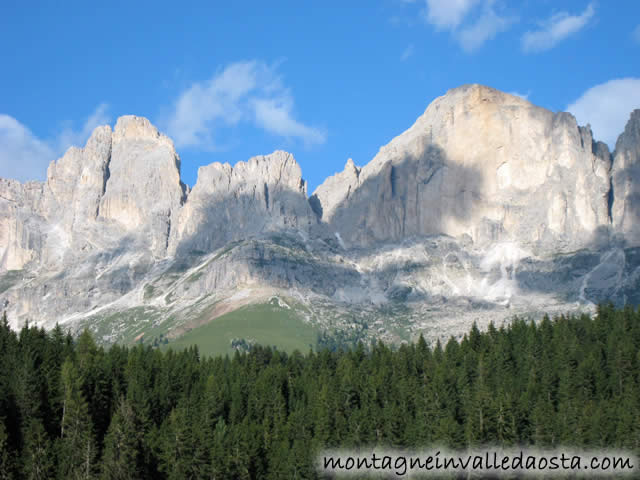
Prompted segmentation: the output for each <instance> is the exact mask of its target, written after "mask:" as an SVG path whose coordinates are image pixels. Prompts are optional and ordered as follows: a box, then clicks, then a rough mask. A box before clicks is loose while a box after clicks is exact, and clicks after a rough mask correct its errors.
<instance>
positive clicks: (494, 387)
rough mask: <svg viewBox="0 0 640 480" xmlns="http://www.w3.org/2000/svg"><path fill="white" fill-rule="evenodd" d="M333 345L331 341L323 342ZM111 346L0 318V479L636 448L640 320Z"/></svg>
mask: <svg viewBox="0 0 640 480" xmlns="http://www.w3.org/2000/svg"><path fill="white" fill-rule="evenodd" d="M327 343H330V342H328V341H327ZM331 347H333V351H332V350H330V349H323V350H321V351H319V352H317V353H316V352H310V353H308V354H306V355H302V354H300V353H298V352H294V353H293V354H291V355H287V354H285V353H282V352H279V351H277V350H274V349H271V348H265V347H262V346H260V345H254V346H252V348H251V349H250V351H248V352H246V353H239V352H237V353H236V354H234V356H233V358H229V357H216V358H208V357H207V358H201V356H200V354H199V352H198V350H197V348H191V349H188V350H186V351H182V352H178V353H177V352H174V351H171V350H169V351H167V352H162V351H160V350H158V349H153V348H152V347H151V346H149V347H143V346H136V347H135V348H131V349H127V348H123V347H120V346H114V347H112V348H110V349H109V350H107V351H105V350H104V349H102V348H100V347H98V346H96V344H95V342H94V341H93V339H92V337H91V335H90V334H89V333H88V332H84V333H82V334H81V335H80V336H79V337H78V339H77V340H76V341H73V340H72V339H71V337H70V336H68V335H65V334H64V333H63V331H62V330H61V329H60V328H59V327H56V328H55V329H54V330H52V331H51V332H50V333H48V334H47V333H45V332H44V331H43V330H41V329H37V328H34V327H29V326H25V327H24V328H23V329H22V330H21V331H20V333H19V334H16V333H15V332H13V331H11V330H10V329H9V326H8V324H7V322H6V319H3V321H2V322H1V323H0V480H2V479H8V478H33V479H45V478H46V479H49V478H60V479H63V478H64V479H67V478H101V479H114V480H115V479H122V480H125V479H145V478H149V479H151V478H153V479H227V478H237V479H251V478H267V479H281V478H317V473H316V472H315V471H314V469H313V463H312V462H313V460H314V456H315V453H316V452H318V451H319V450H320V449H323V448H326V447H328V448H352V447H358V446H382V447H394V448H415V449H421V448H428V447H429V446H432V445H446V446H449V447H453V448H465V447H468V446H480V445H496V444H497V445H504V446H513V445H533V446H540V447H559V446H574V447H593V448H598V447H607V448H623V449H630V450H633V451H635V452H640V312H638V311H636V310H634V309H632V308H629V307H627V308H624V309H622V310H614V309H613V308H612V307H610V306H602V307H600V308H599V310H598V314H597V315H596V316H595V317H594V318H590V317H589V316H586V315H583V316H580V317H575V318H574V317H572V318H567V317H562V316H561V317H559V318H556V319H554V320H551V319H549V318H546V317H545V318H544V319H543V320H542V321H541V322H539V323H538V324H534V323H532V322H527V321H523V320H517V319H516V320H514V322H513V323H512V324H511V325H510V326H509V327H506V328H505V327H501V328H500V329H497V328H495V326H494V325H490V326H489V328H488V330H487V331H486V332H481V331H480V330H479V329H478V328H477V327H476V326H475V325H474V326H473V327H472V328H471V330H470V331H469V333H468V334H467V335H466V336H465V337H464V338H463V339H462V340H460V341H455V340H453V339H452V340H450V341H448V342H447V343H446V345H444V347H443V345H442V344H441V343H440V342H438V343H437V344H436V345H435V346H434V347H429V345H427V343H426V342H425V341H424V339H423V338H420V339H419V340H418V341H417V342H416V343H415V344H412V345H403V346H401V347H399V348H397V349H392V348H390V347H388V346H387V345H384V344H382V343H377V344H375V343H374V344H372V345H371V346H370V347H368V348H365V347H364V346H363V345H362V344H359V345H358V346H357V347H356V348H355V349H346V348H342V346H341V345H337V344H332V345H331Z"/></svg>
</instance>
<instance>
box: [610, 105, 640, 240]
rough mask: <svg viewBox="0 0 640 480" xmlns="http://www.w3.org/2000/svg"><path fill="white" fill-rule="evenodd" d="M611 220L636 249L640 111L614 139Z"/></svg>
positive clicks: (639, 225) (639, 221)
mask: <svg viewBox="0 0 640 480" xmlns="http://www.w3.org/2000/svg"><path fill="white" fill-rule="evenodd" d="M612 185H613V205H612V209H611V216H612V219H613V225H614V228H615V230H616V231H617V232H619V233H621V234H622V235H623V237H624V238H625V240H626V241H627V243H628V244H630V245H634V246H637V245H640V110H634V111H633V112H632V113H631V117H630V118H629V121H628V122H627V125H626V127H625V129H624V132H623V133H622V134H621V135H620V136H619V137H618V141H617V142H616V149H615V152H614V160H613V176H612Z"/></svg>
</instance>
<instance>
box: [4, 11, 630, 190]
mask: <svg viewBox="0 0 640 480" xmlns="http://www.w3.org/2000/svg"><path fill="white" fill-rule="evenodd" d="M10 3H13V5H11V4H10ZM0 42H1V44H2V45H3V46H4V47H3V52H2V58H1V60H2V61H1V63H0V65H1V67H0V73H1V74H0V177H8V178H18V179H19V180H22V181H24V180H27V179H39V180H42V179H44V178H45V175H46V166H47V164H48V163H49V161H51V160H53V159H55V158H58V157H59V156H61V155H62V154H63V153H64V151H65V150H66V148H68V147H69V146H70V145H84V142H85V141H86V139H87V138H88V136H89V134H90V132H91V131H92V129H93V128H94V127H95V126H97V125H101V124H107V123H108V124H111V125H113V124H114V122H115V120H116V118H117V117H118V116H120V115H125V114H135V115H140V116H145V117H147V118H149V119H150V120H151V121H152V122H153V123H154V124H155V125H157V126H158V127H159V128H160V129H161V131H163V132H164V133H166V134H168V135H169V136H170V137H172V138H173V139H174V142H175V143H176V148H177V151H178V153H179V154H180V157H181V159H182V176H183V179H184V181H185V182H186V183H188V184H190V185H193V184H194V183H195V180H196V172H197V168H198V166H200V165H205V164H208V163H211V162H214V161H219V162H229V163H231V164H235V163H236V162H237V161H239V160H247V159H248V158H250V157H251V156H254V155H260V154H267V153H270V152H272V151H273V150H276V149H284V150H287V151H290V152H292V153H293V154H294V155H295V157H296V159H297V160H298V162H299V163H300V165H301V166H302V171H303V176H304V177H305V178H306V179H307V180H308V182H309V193H311V192H312V191H313V189H315V187H317V185H319V184H320V183H321V182H322V180H323V179H324V178H325V177H327V176H328V175H331V174H333V173H335V172H337V171H341V170H342V169H343V167H344V164H345V162H346V160H347V159H348V158H349V157H351V158H353V159H354V161H355V163H356V164H358V165H364V164H366V163H367V162H368V161H369V160H371V158H373V156H374V155H375V154H376V153H377V151H378V149H379V148H380V146H382V145H384V144H386V143H388V142H389V141H390V140H391V139H392V138H393V137H394V136H396V135H398V134H400V133H401V132H402V131H404V130H406V129H407V128H409V127H410V126H411V125H412V124H413V122H414V121H415V120H416V118H417V117H418V116H419V115H420V114H422V113H423V112H424V110H425V108H426V107H427V105H428V104H429V103H430V102H431V101H432V100H433V99H434V98H435V97H437V96H440V95H442V94H444V93H445V92H446V91H447V90H448V89H450V88H454V87H456V86H459V85H462V84H465V83H481V84H485V85H489V86H492V87H495V88H498V89H500V90H504V91H507V92H517V93H520V94H522V95H525V96H527V97H528V99H529V100H530V101H532V102H533V103H535V104H537V105H540V106H543V107H546V108H549V109H551V110H554V111H557V110H566V109H569V110H570V111H571V112H572V113H574V114H575V115H576V116H577V118H578V120H579V122H580V123H583V124H585V123H587V122H588V123H590V124H591V125H592V128H593V130H594V133H595V136H596V138H598V139H603V140H605V141H607V142H608V143H609V144H610V147H611V148H613V146H614V142H615V138H616V136H617V134H618V133H620V132H621V130H622V129H623V127H624V124H625V123H626V120H627V119H628V116H629V113H630V111H631V110H632V109H633V108H640V2H638V1H637V0H616V1H615V2H609V1H607V2H605V1H603V0H600V1H599V2H595V1H592V2H589V1H585V0H575V1H573V0H571V1H562V0H557V1H556V0H523V1H515V0H445V1H442V0H377V1H376V0H374V1H372V0H369V1H366V2H365V1H353V2H345V1H340V2H333V1H329V0H327V1H324V2H299V1H297V2H284V1H281V2H280V1H272V2H248V1H247V2H241V1H239V2H215V1H214V2H211V1H209V2H188V1H183V2H162V1H154V2H145V1H137V2H117V1H111V2H86V1H83V2H76V1H65V2H3V4H2V6H0Z"/></svg>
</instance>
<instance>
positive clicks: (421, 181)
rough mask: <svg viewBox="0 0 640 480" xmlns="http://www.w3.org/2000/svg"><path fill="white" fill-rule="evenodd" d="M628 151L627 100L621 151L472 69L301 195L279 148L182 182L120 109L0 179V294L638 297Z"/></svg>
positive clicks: (27, 314) (155, 135) (23, 306)
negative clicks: (384, 139)
mask: <svg viewBox="0 0 640 480" xmlns="http://www.w3.org/2000/svg"><path fill="white" fill-rule="evenodd" d="M639 162H640V111H638V110H636V111H635V112H633V114H632V115H631V119H630V121H629V123H628V124H627V127H626V129H625V131H624V133H623V134H622V135H621V136H620V138H619V140H618V143H617V145H616V150H615V153H614V160H613V166H612V156H611V154H610V153H609V150H608V148H607V147H606V145H604V144H603V143H600V142H596V141H594V139H593V138H592V134H591V131H590V129H589V128H588V127H580V126H578V125H577V124H576V121H575V119H574V117H573V116H571V115H570V114H568V113H552V112H550V111H547V110H545V109H542V108H539V107H536V106H534V105H532V104H531V103H529V102H527V101H526V100H523V99H521V98H519V97H514V96H511V95H508V94H505V93H502V92H499V91H497V90H494V89H491V88H488V87H482V86H479V85H467V86H463V87H460V88H456V89H453V90H451V91H449V92H447V94H446V95H444V96H442V97H439V98H437V99H436V100H434V101H433V102H432V103H431V105H429V107H428V108H427V110H426V111H425V113H424V114H423V115H422V116H421V117H420V118H419V119H418V120H417V121H416V123H415V124H414V125H413V126H412V127H411V128H409V130H407V131H406V132H404V133H402V134H401V135H399V136H398V137H396V138H395V139H393V140H392V141H391V142H390V143H389V144H388V145H386V146H384V147H382V148H381V149H380V152H379V153H378V154H377V155H376V156H375V157H374V158H373V160H372V161H371V162H369V163H368V164H367V165H365V166H364V167H357V166H356V165H355V164H354V163H353V161H352V160H351V159H349V161H348V162H347V164H346V166H345V169H344V171H343V172H341V173H337V174H336V175H334V176H332V177H329V178H328V179H327V180H326V181H325V182H324V183H323V184H322V185H321V186H320V187H318V189H317V190H316V191H315V192H314V194H313V195H312V196H311V198H308V197H307V186H306V182H305V181H304V180H303V178H302V172H301V169H300V166H299V165H298V164H297V162H296V161H295V159H294V158H293V156H292V155H291V154H289V153H286V152H282V151H276V152H274V153H272V154H270V155H265V156H258V157H253V158H251V159H250V160H248V161H247V162H239V163H237V164H236V165H235V166H233V167H232V166H231V165H229V164H220V163H212V164H211V165H207V166H204V167H201V168H200V169H199V171H198V179H197V182H196V184H195V186H194V187H193V189H192V190H191V191H189V189H188V187H186V186H185V185H184V184H183V183H182V182H181V180H180V159H179V157H178V155H177V153H176V151H175V149H174V147H173V143H172V141H171V140H170V139H169V138H167V137H165V136H164V135H162V134H161V133H159V132H158V130H157V129H156V128H155V127H154V126H153V125H151V124H150V123H149V121H148V120H146V119H144V118H140V117H134V116H127V117H121V118H120V119H119V120H118V122H117V123H116V126H115V127H114V129H113V131H112V130H111V128H110V127H108V126H105V127H99V128H97V129H96V130H95V131H94V132H93V135H92V136H91V138H90V139H89V141H88V142H87V145H86V146H85V147H84V148H82V149H80V148H75V147H74V148H71V149H69V151H67V153H66V154H65V155H64V156H63V157H62V158H61V159H59V160H57V161H56V162H52V163H51V165H50V166H49V169H48V171H47V180H46V181H45V182H28V183H25V184H21V183H19V182H16V181H13V180H4V179H0V309H3V308H6V309H7V312H8V314H9V318H10V321H11V323H12V325H14V326H16V327H17V326H18V325H19V324H20V323H21V322H22V321H24V320H26V319H30V320H32V321H40V322H41V324H42V325H44V326H52V325H54V324H55V322H56V321H65V322H68V325H70V326H73V325H80V324H81V323H82V321H84V320H86V319H87V318H94V317H95V316H96V315H97V313H96V312H101V311H121V310H124V309H131V308H137V307H140V306H142V307H145V308H147V307H148V308H153V309H155V311H157V312H161V313H159V315H161V316H162V318H164V319H169V318H175V317H178V316H181V317H185V318H187V317H188V316H189V315H195V313H193V312H200V311H202V308H204V306H206V305H209V304H211V302H219V301H228V302H230V305H231V304H232V303H233V298H235V297H234V295H235V294H236V293H237V292H238V291H240V290H242V289H246V288H254V289H255V288H262V289H264V288H269V289H280V290H281V291H286V292H290V294H291V295H294V293H295V295H296V298H299V299H300V301H301V302H303V303H304V302H307V303H308V304H309V305H311V304H313V305H318V304H321V305H323V306H324V307H323V308H325V307H326V305H333V306H339V308H342V309H344V312H347V313H348V312H352V313H353V312H356V311H357V312H361V313H362V312H364V313H363V315H371V314H372V313H371V310H367V308H369V306H375V308H378V306H380V305H386V304H393V305H396V304H399V303H402V305H404V306H403V307H402V308H405V309H407V308H408V309H409V310H411V311H413V312H415V313H416V315H417V316H418V317H420V318H427V317H428V316H429V315H430V313H429V312H431V307H432V306H434V305H435V306H438V307H437V308H438V309H439V310H438V315H439V316H440V317H442V315H444V317H443V318H445V317H446V318H450V319H451V321H452V322H454V320H453V319H454V318H458V317H459V318H460V319H463V320H464V319H469V318H471V319H475V318H476V316H474V315H476V313H477V309H478V308H480V310H482V311H487V312H489V313H490V314H491V315H495V314H496V313H495V311H494V310H492V309H494V308H500V309H503V310H500V311H499V312H498V315H503V316H505V317H507V316H511V315H513V314H514V313H523V312H524V313H527V312H531V311H535V310H536V309H542V308H545V307H546V306H548V305H550V304H552V303H553V304H554V305H555V304H557V305H558V306H559V307H558V308H560V307H562V308H569V307H570V306H575V305H590V302H595V301H600V300H602V299H606V298H611V299H614V300H615V301H617V302H618V303H624V302H627V301H630V302H634V301H640V300H639V299H638V298H636V297H637V295H635V294H634V293H633V292H635V291H636V290H637V287H638V284H639V283H640V256H639V255H638V252H637V251H636V250H637V249H635V248H632V247H634V246H636V245H638V244H639V243H640V227H639V225H640V218H637V217H638V216H640V187H638V184H639V182H640V178H638V176H639V175H640V166H639V165H640V163H639ZM11 271H19V272H11ZM291 292H294V293H291ZM43 298H44V300H43ZM554 302H555V303H554ZM518 305H519V306H518ZM371 308H374V307H371ZM434 308H436V307H434ZM518 308H519V309H518ZM363 309H364V310H363ZM465 312H466V313H465ZM500 312H501V313H500ZM349 315H351V313H350V314H349ZM354 315H355V314H354ZM447 315H448V317H447ZM465 315H466V316H465ZM425 316H426V317H425ZM95 318H97V317H95ZM464 321H466V320H464ZM460 322H462V323H460ZM460 322H458V323H457V324H459V325H460V328H461V330H465V329H466V328H467V326H468V325H467V324H466V323H464V322H463V321H462V320H460ZM454 323H455V322H454ZM372 331H373V330H372ZM376 331H377V329H376ZM109 338H112V337H109Z"/></svg>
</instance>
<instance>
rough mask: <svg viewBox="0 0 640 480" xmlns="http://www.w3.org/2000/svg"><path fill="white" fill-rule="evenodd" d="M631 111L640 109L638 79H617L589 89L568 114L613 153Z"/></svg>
mask: <svg viewBox="0 0 640 480" xmlns="http://www.w3.org/2000/svg"><path fill="white" fill-rule="evenodd" d="M634 108H640V78H620V79H615V80H610V81H608V82H605V83H601V84H599V85H596V86H594V87H591V88H590V89H588V90H587V91H586V92H584V93H583V94H582V95H581V96H580V98H578V99H577V100H576V101H575V102H573V103H571V104H570V105H569V106H567V111H568V112H571V113H572V114H573V115H574V116H575V117H576V119H577V120H578V123H579V124H581V125H585V124H587V123H589V124H591V129H592V131H593V136H594V138H595V139H596V140H602V141H603V142H605V143H606V144H608V145H609V147H610V148H612V149H613V148H614V147H615V144H616V140H617V138H618V135H620V134H621V133H622V131H623V130H624V127H625V125H626V123H627V121H628V120H629V114H630V113H631V111H632V110H633V109H634Z"/></svg>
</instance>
